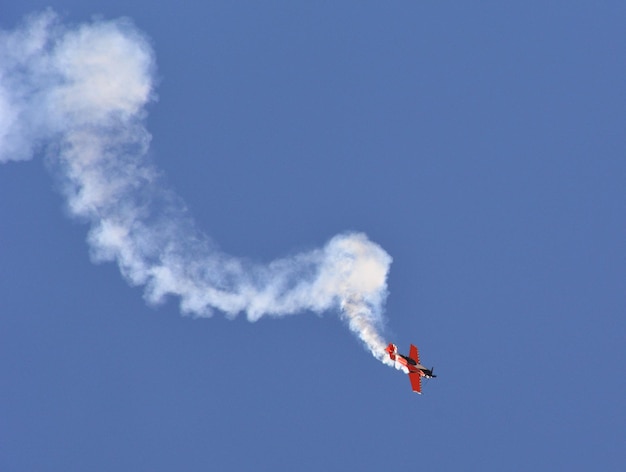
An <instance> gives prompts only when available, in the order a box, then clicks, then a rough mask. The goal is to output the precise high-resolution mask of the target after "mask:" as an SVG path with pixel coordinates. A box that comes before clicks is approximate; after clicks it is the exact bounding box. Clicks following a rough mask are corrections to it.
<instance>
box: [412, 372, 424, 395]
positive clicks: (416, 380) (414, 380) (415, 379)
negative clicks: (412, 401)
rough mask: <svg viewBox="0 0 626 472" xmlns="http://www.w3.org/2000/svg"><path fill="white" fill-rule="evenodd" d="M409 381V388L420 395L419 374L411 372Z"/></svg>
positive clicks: (420, 383) (420, 379) (420, 378)
mask: <svg viewBox="0 0 626 472" xmlns="http://www.w3.org/2000/svg"><path fill="white" fill-rule="evenodd" d="M409 380H410V381H411V387H412V388H413V391H414V392H415V393H420V394H421V393H422V376H421V375H420V374H419V372H411V373H410V374H409Z"/></svg>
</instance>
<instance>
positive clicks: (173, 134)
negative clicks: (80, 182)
mask: <svg viewBox="0 0 626 472" xmlns="http://www.w3.org/2000/svg"><path fill="white" fill-rule="evenodd" d="M49 5H50V4H49V3H44V2H38V1H30V0H24V1H21V2H19V4H18V2H12V3H11V2H5V4H4V5H3V6H2V14H1V17H0V27H1V28H2V29H12V28H14V27H15V26H16V25H17V23H18V22H19V21H20V20H21V19H22V17H23V16H24V15H26V14H28V13H30V12H33V11H38V10H41V9H42V8H44V7H46V6H49ZM50 6H52V7H53V8H54V9H55V10H56V11H57V12H58V13H60V14H62V15H64V17H65V19H66V21H69V22H84V21H88V20H89V19H91V18H92V16H93V15H99V16H100V17H101V18H105V19H114V18H117V17H120V16H127V17H130V18H132V20H133V21H134V23H135V25H136V26H137V27H138V28H139V29H141V30H142V31H144V32H145V33H146V34H147V35H148V36H149V38H150V39H151V42H152V46H153V48H154V51H155V54H156V61H157V66H158V73H157V74H158V78H159V85H158V88H157V93H158V96H159V99H158V101H157V102H155V103H153V104H152V105H150V107H149V112H150V114H149V117H148V119H147V126H148V129H149V131H150V132H151V133H152V135H153V139H152V146H151V157H152V158H153V160H154V161H155V163H156V165H157V166H158V168H159V169H160V170H161V171H162V172H163V175H164V177H165V180H166V181H167V184H168V185H169V186H171V188H173V189H174V190H175V191H176V192H177V193H178V194H179V195H180V196H181V197H182V199H183V200H184V201H185V202H186V204H187V206H188V207H189V209H190V211H191V213H192V214H193V216H194V218H195V220H196V223H197V226H198V227H199V228H201V229H202V230H203V231H205V232H206V233H207V234H209V235H210V236H211V237H212V238H213V239H214V240H215V241H216V242H217V243H218V244H219V246H220V247H221V248H222V249H223V250H224V251H226V252H227V253H229V254H232V255H235V256H242V257H245V258H248V259H250V260H253V261H257V262H269V261H271V260H273V259H275V258H277V257H280V256H284V255H288V254H293V253H295V252H297V251H300V250H306V249H311V248H314V247H320V246H322V245H323V244H325V243H326V242H327V241H328V240H329V239H330V238H331V237H333V236H334V235H336V234H338V233H341V232H343V231H347V230H355V231H363V232H365V233H367V234H368V236H369V237H370V238H371V239H372V240H373V241H375V242H377V243H378V244H380V245H381V246H382V247H383V248H384V249H385V250H386V251H387V252H388V253H389V254H390V255H391V256H392V257H393V258H394V262H393V264H392V267H391V272H390V276H389V281H388V282H389V291H390V294H389V298H388V301H387V306H386V317H387V329H386V332H385V336H386V339H387V340H388V341H392V342H395V343H396V344H397V345H398V347H399V349H400V351H402V352H406V351H408V346H409V344H410V343H414V344H417V345H418V346H419V348H420V354H421V358H422V361H423V363H425V364H426V365H428V366H431V365H434V366H435V373H436V374H438V378H437V379H434V380H431V381H429V382H427V383H426V384H425V385H424V388H423V390H424V394H423V395H421V396H418V395H415V394H414V393H412V392H411V389H410V384H409V381H408V378H406V376H405V375H403V374H402V373H400V372H398V371H395V370H394V369H391V368H389V367H387V366H384V365H383V364H381V363H379V362H377V361H376V360H375V359H374V358H372V356H371V355H370V354H369V353H368V352H367V351H366V350H365V349H364V348H363V347H362V346H361V344H360V342H359V341H358V340H357V338H356V337H355V336H354V335H353V334H352V333H351V332H350V331H349V330H348V329H347V327H346V326H345V323H343V322H342V321H341V320H340V319H339V317H338V316H337V314H336V313H333V312H329V313H325V314H324V315H323V316H318V315H315V314H311V313H301V314H298V316H292V317H288V318H284V319H279V320H275V319H263V320H261V321H259V322H257V323H249V322H248V321H246V320H245V318H244V317H239V318H237V319H235V320H227V319H225V318H224V317H223V316H221V315H220V314H217V315H216V316H214V317H213V318H211V319H193V318H191V317H181V316H180V314H179V311H178V304H177V301H176V300H171V301H168V302H167V303H165V304H162V305H160V306H157V307H154V306H147V305H146V303H145V302H144V300H143V298H142V290H141V288H137V287H135V288H132V287H129V286H128V285H127V284H126V282H125V281H124V280H123V278H122V277H121V276H120V275H119V272H118V270H117V267H116V266H115V264H111V263H108V264H101V265H94V264H92V263H91V262H90V259H89V250H88V247H87V244H86V242H85V237H86V234H87V227H86V226H85V225H82V224H81V223H80V222H78V221H75V220H72V219H70V218H68V217H67V210H66V209H65V207H64V205H65V204H64V201H63V198H62V197H61V195H60V193H59V192H58V189H57V188H56V185H55V179H54V178H52V177H51V175H50V173H49V172H48V170H47V168H46V165H45V164H44V162H43V160H42V159H41V156H40V157H39V158H37V159H35V160H33V161H29V162H21V163H9V164H5V165H3V166H2V167H0V219H1V221H3V224H2V229H1V230H0V267H1V268H2V269H1V270H0V296H1V300H2V314H1V315H0V469H1V470H3V471H23V470H46V471H73V470H76V471H79V470H80V471H84V470H89V471H111V470H151V471H171V470H185V471H196V470H198V471H200V470H220V471H222V470H223V471H228V470H238V471H241V470H302V471H314V470H331V471H333V470H337V471H339V470H342V471H343V470H407V468H414V469H415V468H420V469H423V470H442V471H443V470H489V471H491V470H494V471H495V470H514V471H515V470H519V471H528V470H546V471H547V470H592V469H593V470H622V469H623V466H624V464H625V463H626V452H625V451H626V402H625V400H624V395H625V393H626V380H625V377H624V374H623V370H624V369H623V366H624V361H626V349H625V347H626V321H625V318H624V314H625V310H626V290H625V289H626V264H625V262H626V258H625V256H626V250H625V245H626V244H625V243H626V231H625V230H626V227H625V224H624V215H625V210H626V195H625V192H624V184H625V182H626V159H625V151H626V140H625V139H624V138H625V134H624V130H625V125H626V115H625V111H626V106H625V105H626V103H625V102H626V87H625V83H624V74H625V72H626V59H625V58H626V39H625V36H624V24H626V5H625V4H624V3H623V2H618V1H607V2H594V3H589V2H578V1H555V2H550V3H549V4H546V3H545V2H537V1H530V2H495V1H487V2H480V3H478V4H476V3H471V4H469V3H468V2H433V1H401V2H380V1H378V2H374V1H345V2H325V1H320V2H307V3H305V2H293V1H266V2H259V1H209V2H207V1H204V2H181V1H177V2H174V1H170V0H163V1H159V2H156V3H155V2H144V1H136V2H133V3H132V4H130V5H129V4H128V2H127V1H118V0H110V1H107V2H94V1H91V2H78V1H59V2H55V3H54V4H52V5H50Z"/></svg>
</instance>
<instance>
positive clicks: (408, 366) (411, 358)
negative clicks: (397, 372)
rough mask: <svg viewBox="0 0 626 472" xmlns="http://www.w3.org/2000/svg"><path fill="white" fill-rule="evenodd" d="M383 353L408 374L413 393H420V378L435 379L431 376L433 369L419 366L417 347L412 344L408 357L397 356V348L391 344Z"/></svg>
mask: <svg viewBox="0 0 626 472" xmlns="http://www.w3.org/2000/svg"><path fill="white" fill-rule="evenodd" d="M385 351H387V353H388V354H389V357H390V358H391V360H392V361H394V362H396V363H397V364H400V365H401V366H402V370H404V371H405V372H406V373H407V374H409V380H410V381H411V387H413V391H414V392H415V393H419V394H421V393H422V377H424V378H427V379H432V378H434V377H437V376H436V375H434V374H433V369H427V368H426V367H424V366H423V365H422V364H420V356H419V353H418V352H417V347H415V346H414V345H413V344H411V348H410V349H409V355H408V356H403V355H402V354H398V348H397V347H396V345H395V344H392V343H389V346H387V349H385Z"/></svg>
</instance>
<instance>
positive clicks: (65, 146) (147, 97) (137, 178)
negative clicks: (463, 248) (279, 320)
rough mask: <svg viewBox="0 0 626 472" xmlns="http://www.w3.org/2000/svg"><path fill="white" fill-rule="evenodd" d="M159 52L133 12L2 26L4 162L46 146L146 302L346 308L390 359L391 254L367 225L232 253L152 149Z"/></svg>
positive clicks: (107, 252) (92, 239) (98, 257)
mask: <svg viewBox="0 0 626 472" xmlns="http://www.w3.org/2000/svg"><path fill="white" fill-rule="evenodd" d="M154 69H155V65H154V57H153V53H152V50H151V48H150V46H149V44H148V41H147V40H146V38H145V37H144V36H143V35H142V34H141V33H140V32H138V31H137V29H136V28H135V27H134V26H133V25H132V24H131V23H130V22H129V21H128V20H123V19H122V20H117V21H95V22H92V23H89V24H83V25H79V26H76V27H66V26H64V25H63V24H62V23H61V22H60V21H59V19H58V17H57V16H56V15H55V14H54V13H53V12H52V11H46V12H43V13H39V14H36V15H32V16H31V17H29V18H27V19H26V21H25V22H24V24H23V25H21V26H20V27H19V28H17V29H15V30H13V31H10V32H6V31H4V32H0V162H6V161H11V160H26V159H30V158H31V157H32V156H33V155H35V154H37V153H42V152H44V153H45V154H46V156H47V157H48V159H49V160H50V161H51V162H52V165H53V168H54V169H55V170H57V171H59V174H60V175H61V179H62V183H63V185H62V188H63V192H64V194H65V196H66V198H67V204H68V208H69V210H70V212H71V214H72V215H74V216H75V217H78V218H80V219H82V220H84V221H86V222H88V223H89V225H90V230H89V235H88V241H89V246H90V250H91V256H92V258H93V260H95V261H116V262H117V264H118V266H119V268H120V271H121V272H122V274H123V276H124V277H125V278H126V279H127V280H128V281H129V282H130V283H131V284H133V285H143V286H145V297H146V299H147V300H148V301H149V302H150V303H158V302H160V301H162V300H163V299H164V298H165V297H168V296H172V295H173V296H178V297H179V298H180V306H181V311H182V312H183V313H189V314H194V315H196V316H210V315H211V314H212V312H213V310H218V311H221V312H223V313H225V314H226V315H227V316H231V317H234V316H236V315H237V314H238V313H241V312H244V313H246V315H247V317H248V319H249V320H250V321H255V320H258V319H259V318H261V317H263V316H276V317H280V316H285V315H288V314H293V313H298V312H302V311H305V310H311V311H314V312H322V311H326V310H331V309H338V310H339V312H340V313H341V316H342V317H343V318H344V319H345V320H346V321H347V323H348V326H349V327H350V329H351V330H352V331H353V332H354V333H356V334H357V335H358V336H359V337H360V339H361V340H362V341H363V342H364V343H365V345H366V346H367V347H368V348H369V350H370V351H371V352H372V354H373V355H374V356H375V357H377V358H378V359H380V360H381V361H382V362H385V363H390V361H388V360H387V359H386V358H385V353H384V348H385V343H384V341H383V339H382V337H381V335H380V334H379V330H380V329H381V328H382V321H383V319H382V307H383V304H384V302H385V298H386V295H387V283H386V279H387V273H388V270H389V265H390V263H391V258H390V257H389V255H388V254H387V253H386V252H385V251H384V250H383V249H382V248H381V247H379V246H378V245H376V244H375V243H373V242H371V241H369V240H368V239H367V237H366V236H365V235H364V234H360V233H349V234H342V235H339V236H336V237H334V238H332V239H331V240H330V241H329V242H328V243H327V244H326V245H325V246H324V247H323V248H321V249H316V250H313V251H310V252H306V253H302V254H298V255H296V256H292V257H288V258H283V259H278V260H276V261H274V262H272V263H270V264H269V265H267V266H261V265H253V264H249V263H245V262H243V261H242V260H239V259H236V258H233V257H230V256H228V255H225V254H223V253H221V252H220V251H219V250H218V249H216V248H215V246H214V245H213V244H212V243H211V242H210V241H209V239H208V238H207V237H206V236H204V235H203V234H201V233H200V232H199V231H198V230H197V229H196V228H195V226H194V223H193V222H192V220H191V219H190V217H189V216H188V215H187V212H186V209H185V206H184V205H183V203H182V202H181V201H180V199H179V198H178V197H177V196H176V195H175V194H174V193H173V192H171V191H167V190H163V186H162V183H161V182H160V180H159V174H158V172H157V171H156V169H155V168H154V167H153V166H152V165H151V164H150V162H149V161H148V159H147V157H146V153H147V149H148V145H149V142H150V135H149V133H148V132H147V131H146V129H145V126H144V118H145V115H146V112H145V105H146V104H147V103H148V102H150V101H151V100H152V99H153V98H154V92H153V75H154Z"/></svg>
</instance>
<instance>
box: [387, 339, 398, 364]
mask: <svg viewBox="0 0 626 472" xmlns="http://www.w3.org/2000/svg"><path fill="white" fill-rule="evenodd" d="M385 351H387V354H389V357H390V358H391V360H394V361H395V360H396V353H397V352H398V347H397V346H396V345H395V344H393V343H389V346H387V349H385Z"/></svg>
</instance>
